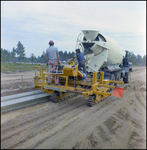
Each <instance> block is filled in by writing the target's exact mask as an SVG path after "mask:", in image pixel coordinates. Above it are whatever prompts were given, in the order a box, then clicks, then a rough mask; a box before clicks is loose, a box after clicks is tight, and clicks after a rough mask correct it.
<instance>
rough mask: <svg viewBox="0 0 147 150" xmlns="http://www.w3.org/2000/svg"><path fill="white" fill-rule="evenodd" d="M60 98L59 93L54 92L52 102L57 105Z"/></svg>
mask: <svg viewBox="0 0 147 150" xmlns="http://www.w3.org/2000/svg"><path fill="white" fill-rule="evenodd" d="M58 96H59V92H54V93H53V94H52V95H51V97H50V98H51V101H52V102H55V103H57V102H59V101H58V100H57V99H58Z"/></svg>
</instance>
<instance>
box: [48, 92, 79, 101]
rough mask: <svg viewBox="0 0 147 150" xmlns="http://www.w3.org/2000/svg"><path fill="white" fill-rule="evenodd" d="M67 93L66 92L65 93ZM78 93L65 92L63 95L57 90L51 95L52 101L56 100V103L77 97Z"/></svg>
mask: <svg viewBox="0 0 147 150" xmlns="http://www.w3.org/2000/svg"><path fill="white" fill-rule="evenodd" d="M65 94H66V93H65ZM77 95H78V94H75V93H72V94H71V93H67V94H66V95H65V96H64V94H63V96H60V94H59V92H58V91H55V92H54V93H53V94H52V95H51V96H50V98H51V101H52V102H54V103H59V102H62V101H64V100H66V99H68V98H70V97H76V96H77Z"/></svg>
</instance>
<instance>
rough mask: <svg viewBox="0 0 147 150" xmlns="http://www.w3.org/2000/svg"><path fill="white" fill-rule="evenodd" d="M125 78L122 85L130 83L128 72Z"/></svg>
mask: <svg viewBox="0 0 147 150" xmlns="http://www.w3.org/2000/svg"><path fill="white" fill-rule="evenodd" d="M125 76H126V77H125V78H123V81H124V83H129V82H130V77H131V76H130V71H129V72H125Z"/></svg>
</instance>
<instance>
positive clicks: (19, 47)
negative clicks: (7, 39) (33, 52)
mask: <svg viewBox="0 0 147 150" xmlns="http://www.w3.org/2000/svg"><path fill="white" fill-rule="evenodd" d="M16 53H17V55H18V60H19V62H20V63H21V61H22V59H23V58H24V57H25V47H24V46H23V45H22V44H21V42H20V41H18V44H17V48H16Z"/></svg>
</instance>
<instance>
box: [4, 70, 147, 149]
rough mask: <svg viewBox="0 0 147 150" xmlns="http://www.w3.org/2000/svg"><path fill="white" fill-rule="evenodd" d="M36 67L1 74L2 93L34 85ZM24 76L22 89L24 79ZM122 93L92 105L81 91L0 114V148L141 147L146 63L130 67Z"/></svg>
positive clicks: (143, 138) (28, 88)
mask: <svg viewBox="0 0 147 150" xmlns="http://www.w3.org/2000/svg"><path fill="white" fill-rule="evenodd" d="M34 74H35V73H34V71H31V72H20V73H16V74H5V73H1V94H2V96H6V95H11V94H15V93H20V92H26V91H30V90H34V89H33V78H32V77H34ZM21 75H23V88H22V79H21ZM120 87H122V88H124V89H125V92H124V95H123V98H119V97H115V96H110V97H108V98H107V99H105V100H104V101H102V102H99V103H98V104H96V105H95V106H93V107H88V106H87V105H86V100H85V99H84V97H83V96H80V95H78V96H77V97H73V98H70V99H68V100H66V101H64V102H61V103H53V102H51V101H49V102H47V103H43V104H39V105H36V106H32V107H29V108H23V109H20V110H15V111H12V112H9V113H5V114H1V148H12V149H21V148H23V149H27V148H31V149H43V148H44V149H49V148H50V149H56V148H58V149H66V148H69V149H116V148H117V149H145V148H146V67H134V68H133V72H132V73H131V82H130V83H129V84H123V85H120Z"/></svg>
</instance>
